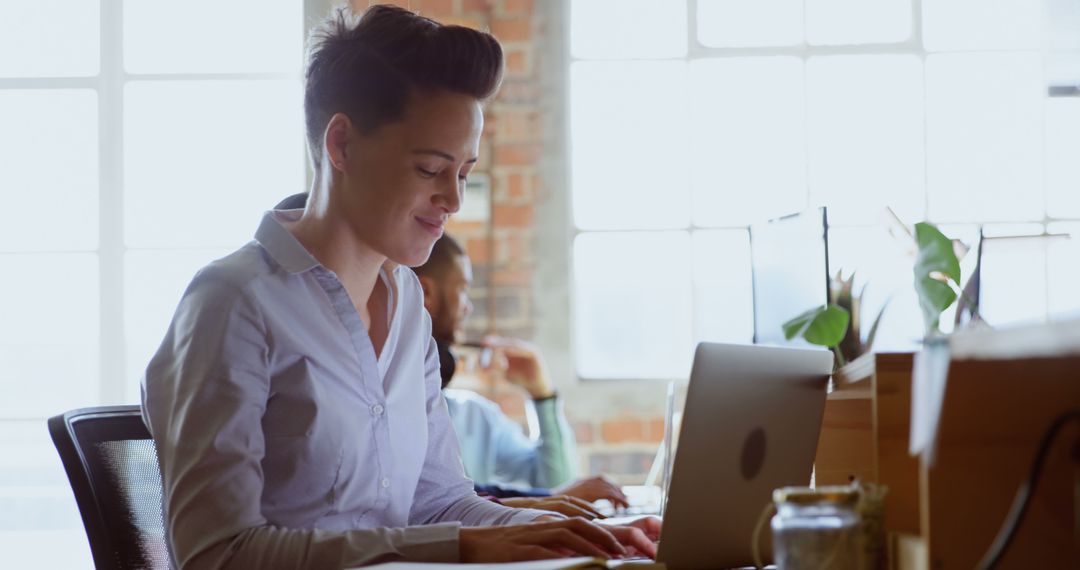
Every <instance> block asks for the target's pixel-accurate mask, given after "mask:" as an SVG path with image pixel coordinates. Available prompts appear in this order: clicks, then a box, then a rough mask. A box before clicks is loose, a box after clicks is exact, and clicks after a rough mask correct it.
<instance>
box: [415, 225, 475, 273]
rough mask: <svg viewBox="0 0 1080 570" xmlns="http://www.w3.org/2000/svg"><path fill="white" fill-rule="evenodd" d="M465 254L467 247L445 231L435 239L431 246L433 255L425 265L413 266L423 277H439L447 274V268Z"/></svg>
mask: <svg viewBox="0 0 1080 570" xmlns="http://www.w3.org/2000/svg"><path fill="white" fill-rule="evenodd" d="M463 255H465V248H463V247H461V244H460V243H458V241H457V240H456V239H454V238H452V237H450V234H446V233H444V234H443V235H442V237H440V238H439V239H437V240H435V245H434V246H432V248H431V255H430V256H429V257H428V260H427V261H425V262H424V264H423V265H420V266H417V267H413V271H415V272H416V274H417V275H419V276H421V277H425V276H426V277H430V278H432V279H438V278H439V277H442V276H443V275H445V274H446V269H447V268H448V267H450V266H451V265H452V264H454V263H455V262H456V260H457V258H458V257H461V256H463Z"/></svg>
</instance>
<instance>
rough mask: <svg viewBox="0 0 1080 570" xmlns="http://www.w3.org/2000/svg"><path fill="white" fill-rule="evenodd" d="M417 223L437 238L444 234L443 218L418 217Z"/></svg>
mask: <svg viewBox="0 0 1080 570" xmlns="http://www.w3.org/2000/svg"><path fill="white" fill-rule="evenodd" d="M416 221H417V222H418V223H419V224H420V226H421V227H423V228H424V229H425V230H427V231H428V233H430V234H431V235H433V236H435V237H441V236H442V233H443V221H442V219H441V218H425V217H422V216H416Z"/></svg>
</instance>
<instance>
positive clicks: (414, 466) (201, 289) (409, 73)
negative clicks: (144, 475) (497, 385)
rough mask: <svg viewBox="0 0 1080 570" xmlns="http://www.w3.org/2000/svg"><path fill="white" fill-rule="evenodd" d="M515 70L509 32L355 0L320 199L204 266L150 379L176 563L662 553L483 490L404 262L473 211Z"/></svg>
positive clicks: (315, 141)
mask: <svg viewBox="0 0 1080 570" xmlns="http://www.w3.org/2000/svg"><path fill="white" fill-rule="evenodd" d="M501 70H502V50H501V48H500V46H499V44H498V43H497V42H496V41H495V39H494V38H493V37H491V36H490V35H488V34H484V33H481V32H476V31H473V30H470V29H467V28H461V27H456V26H443V25H441V24H438V23H437V22H434V21H432V20H430V19H427V18H422V17H420V16H417V15H416V14H413V13H411V12H409V11H407V10H404V9H400V8H395V7H389V6H375V7H372V8H369V9H368V10H366V11H365V12H364V13H363V14H362V15H360V16H359V17H355V16H354V15H353V14H352V13H351V12H349V11H348V10H347V9H341V10H338V11H336V12H335V14H334V15H333V16H332V17H331V18H330V19H329V20H328V21H327V22H326V23H325V24H324V25H323V26H322V27H321V28H320V29H319V30H317V31H316V33H315V37H314V42H313V44H312V52H311V57H310V61H309V66H308V71H307V85H306V92H305V103H304V108H305V115H306V125H307V138H308V143H309V145H308V150H309V154H310V157H311V159H312V163H313V167H314V170H315V177H314V183H313V186H312V189H311V193H310V197H309V199H308V202H307V206H306V207H305V208H304V209H293V210H273V211H270V212H268V213H267V214H266V215H265V216H264V218H263V221H262V223H261V225H260V226H259V228H258V230H257V232H256V234H255V240H254V241H252V242H250V243H249V244H247V245H246V246H244V247H242V248H241V249H239V250H238V251H236V252H235V253H233V254H231V255H229V256H226V257H225V258H223V259H221V260H218V261H216V262H214V263H212V264H210V265H209V266H207V267H205V268H204V269H203V270H201V271H200V272H199V273H198V274H197V275H196V276H195V278H194V280H193V281H192V282H191V285H190V286H189V287H188V289H187V291H186V292H185V294H184V296H183V298H182V299H181V301H180V305H179V307H178V309H177V312H176V315H175V317H174V318H173V322H172V324H171V325H170V327H169V330H168V332H167V333H166V336H165V340H164V341H163V342H162V344H161V348H160V349H159V351H158V352H157V354H156V355H155V356H154V358H153V359H152V360H151V362H150V365H149V366H148V368H147V371H146V376H145V380H144V397H143V414H144V416H145V419H146V422H147V425H148V426H149V428H150V431H151V434H152V435H153V438H154V441H155V444H156V445H157V449H158V454H159V461H160V465H161V471H162V483H163V486H164V495H165V502H166V512H167V516H168V520H167V527H168V539H169V542H170V545H171V547H172V548H171V553H172V555H173V557H174V558H175V562H176V563H177V566H179V567H182V568H341V567H346V566H357V565H362V564H368V563H374V562H381V561H387V560H395V559H406V560H419V561H452V562H454V561H463V562H482V561H496V560H524V559H533V558H551V557H558V556H565V555H568V554H584V555H589V556H611V555H621V554H626V553H633V552H639V553H642V554H646V555H650V556H651V555H653V554H654V553H655V551H654V546H653V543H652V542H651V540H650V537H648V536H646V533H645V532H644V531H643V530H641V529H639V528H636V527H607V528H602V527H599V526H595V525H592V524H590V523H586V522H584V521H582V520H562V517H561V516H559V515H554V514H552V513H548V512H545V511H531V510H525V509H513V508H509V507H504V506H502V505H499V504H496V503H494V502H491V501H487V500H485V499H481V498H479V497H477V496H476V494H475V493H474V492H473V489H472V483H471V482H470V481H469V480H468V479H466V478H465V476H464V473H463V472H462V467H461V461H460V455H459V452H458V447H457V443H456V440H455V437H454V434H453V432H452V431H451V429H452V427H451V424H450V422H449V418H448V416H447V411H446V404H445V403H444V401H443V399H442V394H441V390H440V388H441V385H442V382H441V376H440V373H439V360H438V352H437V350H436V345H435V343H434V341H433V340H432V336H431V321H430V319H429V318H428V315H427V313H426V312H425V311H424V308H423V293H422V290H421V288H420V285H419V282H418V281H417V278H416V276H415V275H414V274H413V273H412V272H411V271H408V270H407V269H406V268H405V267H403V266H413V265H418V264H421V263H423V262H424V261H426V260H427V258H428V256H429V254H430V252H431V248H432V245H433V244H434V242H435V240H436V239H438V238H439V237H440V236H441V235H442V231H443V225H444V224H445V222H446V220H447V218H448V217H449V216H450V215H451V214H454V213H455V212H457V211H458V209H459V208H460V207H461V196H462V191H463V190H464V178H465V177H466V176H467V174H468V172H469V171H470V169H471V168H472V167H473V165H474V164H475V162H476V160H477V154H478V152H479V150H478V149H479V141H480V134H481V132H482V130H483V114H482V112H481V104H482V102H483V101H484V99H485V98H487V97H489V96H490V95H492V94H493V93H494V92H495V90H496V89H497V87H498V84H499V79H500V77H501ZM539 519H548V520H543V521H540V520H539ZM533 522H537V524H535V525H532V524H531V525H528V526H525V525H524V524H523V523H533ZM641 524H642V525H643V528H645V529H646V530H648V531H649V532H650V533H651V534H653V535H654V536H653V537H652V538H655V535H656V534H657V532H658V528H656V524H655V521H651V522H644V523H641ZM462 526H465V527H473V528H461V527H462ZM477 527H479V528H477ZM496 545H498V546H497V547H496Z"/></svg>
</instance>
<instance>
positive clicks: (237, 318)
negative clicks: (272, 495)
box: [143, 268, 458, 569]
mask: <svg viewBox="0 0 1080 570" xmlns="http://www.w3.org/2000/svg"><path fill="white" fill-rule="evenodd" d="M219 273H222V272H221V271H218V270H215V269H213V268H211V269H209V270H206V271H203V272H202V273H200V275H199V276H197V277H196V279H195V281H193V283H192V285H191V286H190V287H189V289H188V291H187V292H186V293H185V295H184V298H183V299H182V300H181V303H180V306H179V308H178V309H177V313H176V315H175V317H174V319H173V323H172V325H171V326H170V329H169V332H168V334H167V335H166V338H165V340H164V342H163V343H162V346H161V348H160V349H159V350H158V353H157V354H156V355H155V357H154V359H153V360H152V361H151V363H150V366H149V367H148V369H147V373H146V379H145V385H144V393H143V415H144V418H145V421H146V423H147V425H148V426H149V428H150V431H151V433H152V435H153V437H154V442H155V444H156V446H157V450H158V457H159V462H160V465H161V472H162V482H163V484H164V493H165V503H166V513H167V523H168V525H167V526H168V531H169V541H170V545H171V548H172V555H173V557H174V560H175V562H176V564H177V566H178V567H180V568H184V569H189V568H194V569H203V568H244V569H246V568H270V569H272V568H290V569H291V568H341V567H344V566H354V565H360V564H368V563H374V562H380V561H385V560H396V559H409V560H423V561H436V562H437V561H448V562H452V561H456V560H457V557H458V542H457V538H458V525H456V524H446V525H436V526H431V527H424V528H406V529H371V530H354V531H348V532H343V533H334V532H325V531H317V530H298V529H285V528H278V527H273V526H269V524H268V522H267V520H266V518H265V517H264V516H263V514H262V512H261V500H262V496H263V485H264V477H263V471H262V459H263V457H264V453H265V445H266V440H265V437H264V434H263V428H262V423H261V422H262V418H263V414H264V412H265V410H266V403H267V400H268V398H269V390H270V376H269V371H268V366H269V365H268V342H269V341H268V338H267V331H266V327H265V324H264V322H263V318H262V315H261V314H260V311H259V308H258V307H259V305H258V304H257V303H256V302H255V301H254V300H253V298H252V295H250V294H248V293H246V292H245V291H244V290H243V286H242V285H241V286H238V285H234V284H233V283H230V282H229V279H227V278H226V277H227V276H224V275H219Z"/></svg>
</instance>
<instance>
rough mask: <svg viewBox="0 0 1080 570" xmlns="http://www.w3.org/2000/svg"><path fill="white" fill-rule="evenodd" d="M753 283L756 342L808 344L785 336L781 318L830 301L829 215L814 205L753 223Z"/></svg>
mask: <svg viewBox="0 0 1080 570" xmlns="http://www.w3.org/2000/svg"><path fill="white" fill-rule="evenodd" d="M750 255H751V265H752V268H753V283H754V285H753V286H754V342H755V343H756V344H772V345H788V346H806V345H807V343H806V342H805V341H803V340H802V339H795V340H791V341H788V340H785V339H784V330H783V324H784V323H785V322H787V321H789V320H791V319H792V318H793V317H795V316H797V315H799V314H800V313H803V312H805V311H807V310H809V309H812V308H814V307H819V306H821V305H824V304H826V303H828V301H829V247H828V216H827V214H826V210H825V208H814V209H811V210H807V211H805V212H802V213H799V214H792V215H790V216H784V217H782V218H778V219H775V220H769V221H768V222H762V223H759V224H753V225H751V226H750Z"/></svg>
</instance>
